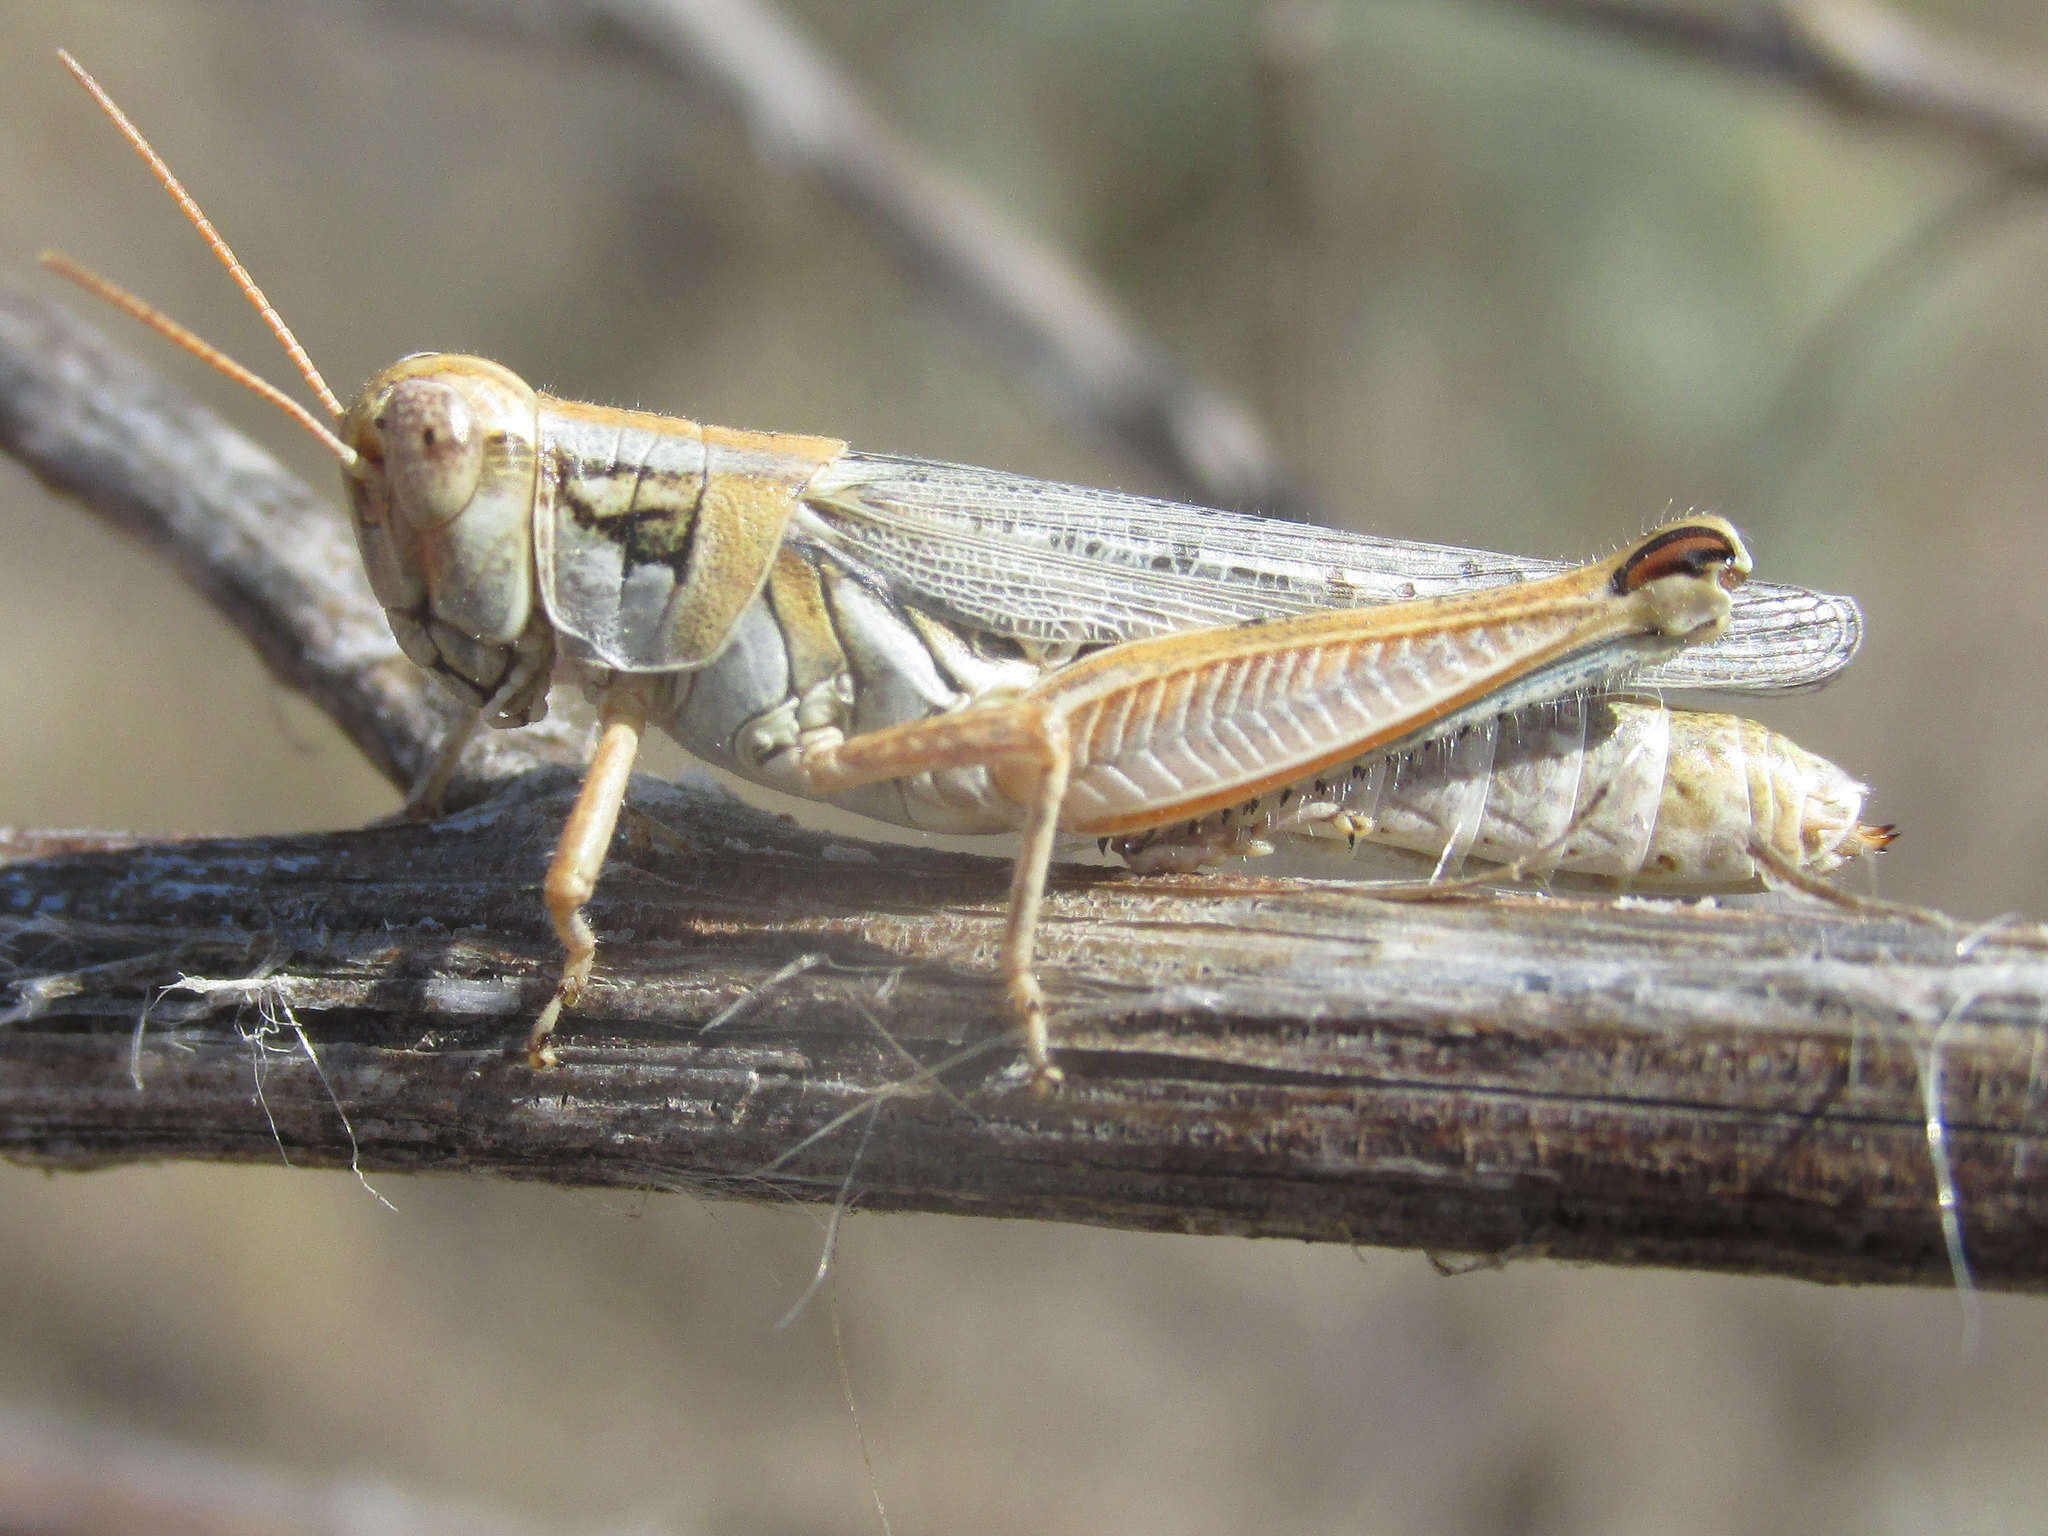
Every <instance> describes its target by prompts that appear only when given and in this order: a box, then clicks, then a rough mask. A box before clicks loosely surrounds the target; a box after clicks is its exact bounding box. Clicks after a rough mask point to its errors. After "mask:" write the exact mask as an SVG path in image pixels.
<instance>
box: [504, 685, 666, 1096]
mask: <svg viewBox="0 0 2048 1536" xmlns="http://www.w3.org/2000/svg"><path fill="white" fill-rule="evenodd" d="M597 714H598V722H599V731H598V738H597V750H596V751H595V752H594V753H593V754H592V755H591V759H590V767H589V769H588V770H587V771H586V772H585V774H584V775H583V790H582V792H581V793H580V794H578V795H577V797H576V804H575V806H574V808H573V809H571V810H570V812H569V820H568V822H567V823H566V824H565V825H564V826H563V828H562V836H561V839H560V841H558V842H557V843H556V844H555V856H554V857H553V858H552V859H550V860H549V861H548V873H547V879H546V881H545V882H544V883H543V885H542V891H543V893H544V894H545V896H546V899H547V905H548V916H549V917H550V918H551V919H552V920H553V921H554V925H555V934H556V936H557V937H559V938H560V939H561V941H562V947H563V948H564V949H565V950H567V951H568V952H569V957H568V959H567V960H565V961H564V962H563V964H562V979H561V981H560V982H559V983H558V984H557V985H556V987H555V995H554V996H553V997H551V998H550V999H548V1005H547V1006H546V1007H545V1008H543V1009H542V1010H541V1011H540V1017H539V1018H537V1019H535V1020H534V1021H533V1028H531V1029H530V1030H528V1031H527V1034H526V1046H525V1051H526V1059H527V1062H528V1063H529V1064H530V1065H532V1066H535V1067H552V1066H553V1065H554V1064H555V1061H556V1057H555V1052H554V1047H553V1046H552V1045H550V1044H549V1040H550V1039H551V1037H552V1036H553V1035H554V1032H555V1022H556V1021H557V1020H558V1019H559V1018H560V1017H561V1015H562V1010H563V1009H564V1008H573V1007H575V1006H576V1000H577V998H578V997H580V996H581V995H582V993H583V989H584V987H585V986H586V985H588V983H589V981H590V968H591V965H592V964H593V962H594V961H595V960H596V958H597V935H596V934H595V933H594V932H593V931H592V930H591V927H590V923H589V920H588V919H586V918H585V917H584V915H583V907H584V904H585V903H586V902H588V901H589V900H590V897H591V893H592V892H594V891H595V890H596V889H597V877H598V876H599V875H600V874H601V873H603V871H604V858H605V852H606V850H607V849H609V848H610V847H611V841H612V833H613V831H614V830H615V829H616V828H617V827H618V824H619V807H620V806H622V805H623V804H624V803H625V799H626V785H627V783H628V781H629V780H630V779H631V778H632V776H633V761H634V759H635V758H637V757H638V756H639V755H640V738H641V736H642V735H643V734H644V733H645V731H646V729H647V691H646V687H645V685H644V684H640V683H635V682H626V683H615V684H614V685H613V686H612V687H610V688H609V689H607V690H606V691H605V692H604V694H603V695H602V696H601V697H600V698H599V700H598V706H597Z"/></svg>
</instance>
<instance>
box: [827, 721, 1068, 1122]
mask: <svg viewBox="0 0 2048 1536" xmlns="http://www.w3.org/2000/svg"><path fill="white" fill-rule="evenodd" d="M1072 762H1073V753H1072V749H1071V745H1070V743H1069V741H1068V733H1067V729H1066V725H1065V722H1064V721H1063V720H1062V719H1060V718H1059V717H1058V716H1056V715H1054V714H1053V713H1051V712H1050V711H1047V710H1045V709H1042V708H1040V707H1039V706H1038V705H1035V704H1030V703H1024V702H1018V701H1009V702H1004V703H999V704H984V705H979V706H977V707H975V708H971V709H965V710H962V711H960V712H959V713H957V714H951V715H940V716H937V717H935V718H933V719H930V720H913V721H910V722H908V723H906V724H903V725H893V726H889V727H887V728H885V729H883V730H879V731H869V732H867V733H866V734H864V735H860V736H855V737H853V738H851V739H849V740H842V741H827V742H822V743H819V744H816V745H813V746H809V747H806V748H804V749H803V755H802V757H801V758H800V759H799V765H798V766H799V770H800V771H801V773H802V774H803V777H804V783H805V785H806V787H807V788H808V789H809V790H811V791H812V792H813V793H816V794H832V793H835V792H837V791H839V790H846V789H858V788H860V787H861V786H862V785H864V784H876V783H880V782H882V781H883V780H886V779H901V778H908V777H909V776H910V775H912V774H917V773H925V772H930V771H935V770H939V769H945V768H975V767H981V768H987V769H990V770H991V771H994V770H997V769H1003V770H1007V771H1008V780H1009V782H1007V783H1006V784H1005V788H1006V789H1011V786H1012V785H1014V786H1015V788H1014V789H1012V790H1011V792H1012V793H1014V794H1015V795H1016V798H1017V799H1018V800H1019V801H1020V803H1021V804H1022V807H1023V812H1024V821H1023V826H1022V828H1021V831H1022V833H1023V837H1024V844H1023V847H1021V848H1020V849H1018V851H1017V862H1016V865H1015V866H1014V868H1013V870H1012V873H1011V877H1010V910H1009V915H1008V918H1007V920H1006V922H1005V925H1004V929H1003V945H1002V959H1001V965H1002V975H1003V990H1004V993H1005V995H1006V997H1007V998H1008V1000H1009V1007H1010V1017H1011V1018H1012V1019H1014V1020H1015V1021H1016V1023H1017V1027H1018V1028H1019V1029H1021V1030H1022V1031H1023V1032H1024V1056H1025V1059H1026V1060H1027V1061H1029V1062H1030V1064H1031V1087H1032V1091H1033V1092H1035V1093H1039V1094H1045V1093H1050V1092H1051V1091H1052V1090H1053V1089H1054V1088H1055V1087H1057V1086H1058V1084H1059V1082H1060V1078H1061V1073H1060V1069H1059V1068H1058V1067H1057V1066H1055V1065H1054V1064H1053V1059H1052V1039H1051V1033H1050V1031H1049V1030H1048V1029H1047V1028H1046V1022H1045V993H1044V990H1043V989H1042V988H1041V987H1040V986H1039V984H1038V977H1037V975H1036V974H1035V973H1034V972H1033V970H1032V967H1031V962H1032V957H1033V953H1034V951H1035V949H1036V947H1037V938H1038V910H1039V907H1040V905H1041V903H1042V902H1043V900H1044V897H1045V877H1046V872H1047V871H1048V869H1050V867H1051V865H1052V854H1053V844H1054V841H1055V840H1056V839H1057V837H1058V835H1059V821H1060V808H1061V806H1062V804H1063V803H1064V802H1065V800H1066V795H1067V781H1068V777H1069V774H1070V771H1071V768H1072Z"/></svg>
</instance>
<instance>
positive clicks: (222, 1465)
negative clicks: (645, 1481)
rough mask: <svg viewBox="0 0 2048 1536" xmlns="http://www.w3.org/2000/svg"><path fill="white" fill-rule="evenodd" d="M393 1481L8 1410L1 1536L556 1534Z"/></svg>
mask: <svg viewBox="0 0 2048 1536" xmlns="http://www.w3.org/2000/svg"><path fill="white" fill-rule="evenodd" d="M560 1529H561V1527H559V1526H554V1525H546V1526H543V1525H535V1524H530V1523H528V1522H527V1521H525V1520H522V1519H520V1518H519V1517H517V1516H516V1515H513V1514H510V1513H509V1512H508V1511H506V1510H503V1509H489V1508H485V1507H482V1506H480V1505H477V1504H472V1503H467V1502H459V1501H456V1500H452V1499H429V1498H425V1497H422V1496H421V1495H420V1494H418V1493H416V1492H414V1491H412V1490H410V1489H407V1488H404V1487H402V1486H400V1485H399V1484H397V1483H394V1482H393V1481H391V1480H390V1479H389V1478H384V1477H375V1476H369V1475H363V1474H355V1475H349V1474H338V1475H330V1476H326V1477H320V1476H316V1475H312V1474H309V1473H303V1472H281V1471H278V1470H275V1469H272V1468H269V1467H264V1466H259V1465H257V1464H254V1463H252V1462H250V1461H247V1460H244V1459H241V1458H238V1457H233V1456H224V1455H221V1454H220V1453H219V1452H217V1451H211V1450H201V1449H199V1448H198V1447H196V1446H191V1445H178V1444H173V1443H170V1442H167V1441H163V1440H158V1439H155V1438H153V1437H150V1436H147V1435H141V1434H136V1433H134V1432H132V1431H124V1430H113V1429H107V1428H102V1427H99V1426H95V1425H88V1424H82V1423H65V1422H63V1421H61V1420H57V1419H55V1418H54V1417H53V1415H51V1414H50V1413H49V1412H48V1411H47V1410H44V1411H39V1412H37V1413H35V1414H34V1416H33V1417H32V1418H31V1416H30V1415H28V1414H26V1413H23V1412H20V1411H18V1410H9V1409H5V1408H0V1530H6V1531H15V1532H24V1533H27V1532H33V1533H34V1536H115V1533H126V1532H137V1531H150V1532H153V1533H155V1536H388V1533H390V1532H393V1531H407V1532H411V1533H414V1536H486V1533H490V1536H519V1533H521V1532H528V1531H530V1532H535V1533H538V1532H540V1531H543V1530H548V1531H557V1532H559V1531H560Z"/></svg>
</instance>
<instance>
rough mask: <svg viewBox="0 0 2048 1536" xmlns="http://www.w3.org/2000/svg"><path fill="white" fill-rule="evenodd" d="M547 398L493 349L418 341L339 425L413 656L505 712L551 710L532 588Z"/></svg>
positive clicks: (384, 588) (509, 720)
mask: <svg viewBox="0 0 2048 1536" xmlns="http://www.w3.org/2000/svg"><path fill="white" fill-rule="evenodd" d="M535 411H536V397H535V395H534V392H533V390H532V389H531V388H530V387H529V386H528V385H527V384H526V383H525V382H524V381H523V380H522V379H520V378H519V377H518V375H516V374H514V373H513V372H511V370H509V369H506V368H502V367H500V366H499V365H498V364H496V363H491V362H486V361H485V360H483V359H482V358H476V357H462V356H457V355H454V354H449V353H417V354H415V355H414V356H411V357H407V358H403V359H401V360H400V361H399V362H397V363H394V364H393V365H392V366H391V367H389V368H387V369H385V370H384V371H383V372H382V373H380V374H378V375H377V376H376V377H375V378H373V379H372V380H370V382H369V383H368V384H366V385H364V386H363V390H362V393H361V394H359V395H357V396H356V398H355V401H354V403H353V404H352V405H350V406H349V408H348V410H347V411H346V412H345V413H344V414H343V415H342V418H341V421H340V423H339V429H338V430H339V436H340V437H341V440H342V441H343V442H344V443H345V444H347V446H348V447H349V448H351V449H353V450H354V451H355V453H356V455H357V458H356V462H355V464H354V466H353V467H352V468H351V469H350V470H349V471H348V472H347V480H348V491H349V503H350V508H351V511H352V513H353V516H354V520H355V529H356V544H357V546H358V547H359V548H360V549H361V550H362V555H363V565H364V567H365V568H366V569H367V570H368V572H369V576H370V586H371V588H372V589H373V590H374V591H375V592H376V594H377V600H378V601H379V602H380V603H382V604H383V605H384V610H385V613H386V615H387V616H388V617H389V618H390V620H391V630H392V633H393V634H394V635H396V636H397V637H398V643H399V645H400V647H401V648H403V649H404V651H405V654H406V655H407V656H409V657H411V658H412V660H413V661H415V662H417V663H418V664H419V665H420V666H422V667H425V668H427V669H428V670H429V671H432V672H437V673H439V674H440V675H441V676H443V677H445V678H447V679H448V681H449V682H450V683H452V684H454V686H455V687H456V689H457V690H458V691H459V692H461V693H462V694H464V695H465V696H466V697H467V698H468V699H469V700H470V702H472V703H474V704H478V705H482V704H484V703H485V702H486V701H494V702H493V710H494V714H495V717H496V719H497V721H498V722H499V723H505V724H516V723H523V722H524V721H526V720H529V719H538V718H539V716H540V715H541V714H542V713H544V712H545V710H546V690H547V681H548V678H547V666H546V665H545V663H546V661H547V651H548V647H549V643H550V642H549V631H548V629H547V626H546V620H545V616H544V615H543V614H542V613H541V611H540V605H539V604H538V603H537V602H536V601H535V599H534V569H533V560H534V555H533V500H534V463H535V459H534V434H535Z"/></svg>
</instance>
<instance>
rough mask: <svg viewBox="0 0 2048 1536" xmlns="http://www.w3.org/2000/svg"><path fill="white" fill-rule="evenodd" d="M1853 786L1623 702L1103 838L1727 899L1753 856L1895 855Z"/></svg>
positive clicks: (1522, 717)
mask: <svg viewBox="0 0 2048 1536" xmlns="http://www.w3.org/2000/svg"><path fill="white" fill-rule="evenodd" d="M1867 793H1868V791H1867V790H1866V788H1865V787H1864V786H1863V785H1862V784H1860V783H1858V782H1857V781H1856V780H1855V779H1853V778H1851V777H1850V776H1849V775H1848V774H1847V773H1846V772H1844V771H1843V770H1842V769H1840V768H1838V767H1836V766H1835V765H1834V764H1833V763H1830V762H1828V761H1827V760H1825V759H1824V758H1820V757H1816V756H1815V755H1814V754H1812V753H1810V752H1808V751H1806V750H1805V749H1803V748H1802V747H1800V746H1798V745H1797V744H1796V743H1794V742H1792V741H1790V740H1788V739H1787V738H1786V737H1784V736H1781V735H1779V734H1778V733H1777V732H1775V731H1771V730H1768V729H1766V728H1765V727H1763V726H1761V725H1758V724H1757V723H1756V722H1755V721H1752V720H1745V719H1742V718H1741V717H1739V716H1736V715H1728V714H1720V713H1711V712H1705V711H1697V710H1675V709H1667V708H1665V707H1664V706H1663V705H1661V704H1659V703H1657V702H1656V701H1654V700H1650V699H1644V698H1639V697H1634V696H1629V695H1614V694H1605V695H1598V694H1596V695H1592V696H1588V697H1577V698H1568V699H1562V700H1558V701H1555V702H1550V703H1544V704H1538V705H1532V706H1529V707H1527V708H1524V709H1520V710H1516V711H1513V712H1511V713H1509V714H1506V715H1502V716H1497V717H1494V718H1492V719H1488V720H1485V721H1482V722H1480V723H1477V724H1474V725H1469V726H1466V727H1464V728H1462V729H1459V730H1456V731H1454V732H1452V733H1450V734H1448V735H1445V736H1441V737H1438V738H1435V739H1432V740H1429V741H1425V742H1423V743H1421V744H1419V745H1416V746H1413V747H1411V748H1408V749H1406V750H1402V751H1396V752H1392V753H1380V754H1375V755H1370V756H1366V757H1361V758H1358V759H1355V760H1353V761H1351V762H1348V763H1343V764H1339V765H1337V766H1336V767H1334V768H1330V769H1326V770H1325V771H1324V772H1323V773H1322V774H1321V775H1319V776H1318V777H1315V778H1312V779H1307V780H1303V781H1302V782H1300V783H1298V784H1292V785H1289V786H1287V787H1286V788H1284V789H1280V790H1277V791H1274V792H1271V793H1268V794H1264V795H1261V796H1259V797H1258V798H1257V799H1256V800H1250V801H1247V802H1246V803H1244V804H1242V805H1239V806H1233V807H1231V808H1229V809H1226V810H1223V811H1218V812H1214V813H1211V814H1210V815H1207V816H1204V817H1202V818H1200V819H1198V820H1194V821H1187V822H1179V823H1176V824H1174V825H1172V826H1169V827H1164V828H1160V829H1157V830H1154V831H1150V832H1145V833H1140V834H1136V835H1133V836H1130V837H1125V838H1120V839H1117V840H1116V841H1115V842H1114V844H1113V846H1114V847H1115V848H1116V850H1117V851H1118V852H1119V853H1121V854H1122V855H1123V856H1124V858H1125V859H1126V860H1127V861H1128V862H1130V863H1131V864H1132V866H1133V867H1134V868H1139V869H1163V868H1191V867H1198V866H1200V865H1202V864H1205V863H1209V862H1211V861H1213V860H1215V859H1219V858H1224V857H1228V856H1231V855H1246V854H1260V853H1267V852H1271V851H1272V849H1273V848H1274V846H1275V845H1276V843H1277V842H1278V841H1279V840H1281V839H1308V840H1319V841H1331V840H1337V841H1342V842H1344V843H1346V844H1347V845H1351V846H1355V845H1356V844H1358V843H1359V842H1361V841H1365V842H1372V843H1376V844H1380V845H1384V846H1389V847H1394V848H1400V849H1406V850H1408V851H1410V852H1414V853H1419V854H1423V855H1425V856H1427V857H1429V858H1432V859H1434V860H1435V861H1436V867H1437V873H1438V874H1439V875H1447V874H1455V873H1458V872H1459V871H1460V870H1461V869H1462V867H1463V866H1464V864H1465V862H1466V861H1467V860H1468V859H1473V860H1479V861H1482V862H1484V863H1486V864H1491V865H1513V866H1515V873H1516V874H1517V875H1519V876H1527V877H1531V878H1541V877H1544V876H1548V875H1552V874H1571V875H1586V876H1593V877H1598V878H1605V879H1610V880H1614V881H1617V882H1619V883H1623V884H1629V885H1636V886H1650V887H1662V888H1667V889H1694V890H1741V889H1746V888H1753V887H1755V886H1756V885H1758V884H1759V883H1760V882H1761V881H1762V879H1763V878H1764V870H1763V869H1762V868H1761V867H1760V863H1759V860H1758V858H1757V856H1756V853H1755V852H1754V849H1755V848H1756V847H1758V846H1761V847H1763V848H1765V849H1768V850H1769V851H1770V853H1772V854H1774V855H1776V857H1777V858H1778V859H1779V860H1781V861H1782V862H1784V863H1785V864H1787V865H1790V866H1792V867H1793V868H1796V869H1798V870H1799V871H1800V872H1802V873H1804V874H1808V875H1814V876H1823V875H1827V874H1830V873H1832V872H1833V871H1834V870H1836V869H1838V868H1840V867H1841V866H1842V865H1843V864H1845V863H1847V862H1848V861H1850V860H1851V859H1854V858H1856V857H1858V856H1860V855H1862V854H1864V853H1868V852H1872V851H1875V850H1876V849H1879V848H1882V847H1883V846H1884V845H1885V844H1886V843H1888V842H1889V841H1891V829H1890V828H1888V827H1867V826H1865V825H1863V824H1862V822H1861V821H1860V819H1859V818H1860V816H1861V813H1862V809H1863V801H1864V797H1865V795H1866V794H1867Z"/></svg>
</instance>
